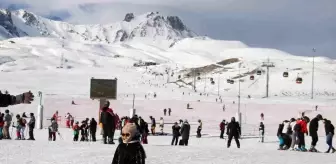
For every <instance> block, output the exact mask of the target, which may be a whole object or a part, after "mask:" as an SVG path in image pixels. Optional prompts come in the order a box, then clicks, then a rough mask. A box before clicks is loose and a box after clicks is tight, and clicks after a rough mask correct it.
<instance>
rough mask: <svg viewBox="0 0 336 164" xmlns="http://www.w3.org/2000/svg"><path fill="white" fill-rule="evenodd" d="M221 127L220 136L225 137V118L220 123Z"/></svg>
mask: <svg viewBox="0 0 336 164" xmlns="http://www.w3.org/2000/svg"><path fill="white" fill-rule="evenodd" d="M219 129H220V131H221V132H220V135H219V138H221V139H224V132H225V120H223V121H222V122H221V123H220V124H219Z"/></svg>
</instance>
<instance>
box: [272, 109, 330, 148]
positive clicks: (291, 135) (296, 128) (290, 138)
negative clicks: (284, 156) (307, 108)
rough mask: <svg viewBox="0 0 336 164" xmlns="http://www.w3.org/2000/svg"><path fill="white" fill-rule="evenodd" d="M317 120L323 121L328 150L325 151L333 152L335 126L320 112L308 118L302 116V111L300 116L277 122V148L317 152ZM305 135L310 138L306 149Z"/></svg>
mask: <svg viewBox="0 0 336 164" xmlns="http://www.w3.org/2000/svg"><path fill="white" fill-rule="evenodd" d="M319 121H323V123H324V129H325V135H326V143H327V144H328V150H327V151H326V152H325V153H330V151H331V152H332V153H335V152H336V149H335V148H334V147H333V146H332V140H333V136H334V134H335V133H334V129H335V128H334V126H333V124H332V123H331V121H330V120H328V119H326V118H323V117H322V115H321V114H318V115H317V116H316V117H315V118H313V119H312V120H310V118H309V117H307V116H304V113H303V114H302V117H299V118H297V119H295V118H291V119H290V120H284V121H283V122H282V123H281V124H279V128H278V132H277V136H278V138H279V141H280V144H279V150H297V151H310V152H319V151H318V150H317V149H316V145H317V142H318V129H319ZM308 123H309V126H308ZM305 135H306V136H308V135H309V136H310V137H311V139H312V141H311V147H310V149H308V150H307V149H306V143H305Z"/></svg>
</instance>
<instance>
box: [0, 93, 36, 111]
mask: <svg viewBox="0 0 336 164" xmlns="http://www.w3.org/2000/svg"><path fill="white" fill-rule="evenodd" d="M32 101H34V95H33V93H32V92H30V91H29V92H25V93H23V94H20V95H17V96H13V95H10V94H8V92H6V93H5V94H3V93H1V91H0V107H8V106H10V105H17V104H31V102H32Z"/></svg>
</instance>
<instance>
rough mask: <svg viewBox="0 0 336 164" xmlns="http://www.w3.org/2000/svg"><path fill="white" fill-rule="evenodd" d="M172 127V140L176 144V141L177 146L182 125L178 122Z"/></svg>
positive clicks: (172, 143)
mask: <svg viewBox="0 0 336 164" xmlns="http://www.w3.org/2000/svg"><path fill="white" fill-rule="evenodd" d="M172 129H173V140H172V142H171V145H174V142H175V146H176V145H177V141H178V139H179V137H180V135H181V134H180V129H181V127H180V126H179V125H178V123H177V122H175V123H174V125H173V126H172Z"/></svg>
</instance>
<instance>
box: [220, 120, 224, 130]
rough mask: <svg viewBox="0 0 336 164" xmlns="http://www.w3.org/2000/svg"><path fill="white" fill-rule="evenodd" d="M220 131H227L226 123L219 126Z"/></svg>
mask: <svg viewBox="0 0 336 164" xmlns="http://www.w3.org/2000/svg"><path fill="white" fill-rule="evenodd" d="M219 129H220V130H225V123H224V122H221V123H220V124H219Z"/></svg>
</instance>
